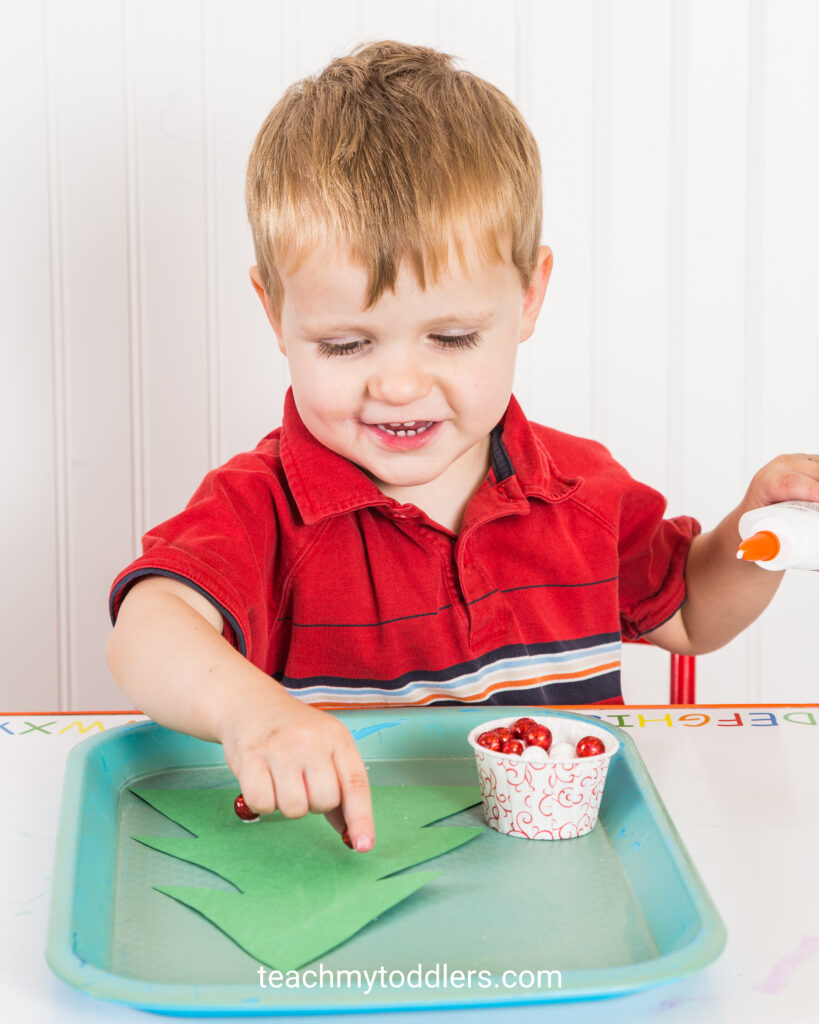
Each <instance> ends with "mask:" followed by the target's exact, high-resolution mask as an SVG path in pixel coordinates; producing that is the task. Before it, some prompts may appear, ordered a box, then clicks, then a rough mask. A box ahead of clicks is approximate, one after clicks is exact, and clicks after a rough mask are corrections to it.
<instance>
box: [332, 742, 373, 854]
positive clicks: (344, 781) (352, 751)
mask: <svg viewBox="0 0 819 1024" xmlns="http://www.w3.org/2000/svg"><path fill="white" fill-rule="evenodd" d="M334 761H335V765H336V772H337V774H338V782H339V788H340V790H341V811H342V813H343V815H344V821H345V823H346V825H347V834H348V836H349V838H350V843H351V844H352V848H353V849H354V850H356V851H357V852H358V853H366V852H367V851H368V850H371V849H372V848H373V847H374V846H375V822H374V821H373V807H372V799H371V798H370V783H369V780H368V779H367V769H366V768H365V767H364V762H363V761H362V760H361V755H360V754H359V753H358V750H357V749H356V748H355V746H351V747H347V748H346V749H341V750H337V751H336V752H335V754H334Z"/></svg>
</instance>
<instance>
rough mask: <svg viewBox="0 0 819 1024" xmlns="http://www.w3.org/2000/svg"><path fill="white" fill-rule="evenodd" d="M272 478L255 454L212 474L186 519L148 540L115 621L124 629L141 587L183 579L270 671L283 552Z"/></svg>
mask: <svg viewBox="0 0 819 1024" xmlns="http://www.w3.org/2000/svg"><path fill="white" fill-rule="evenodd" d="M271 478H272V474H271V473H270V471H269V469H268V468H267V467H266V466H265V465H264V463H263V462H262V461H261V460H259V459H258V458H256V457H254V455H253V454H252V453H247V454H244V455H240V456H237V457H236V458H235V459H232V460H231V461H230V462H228V463H227V464H226V465H225V466H223V467H221V468H219V469H216V470H213V471H212V472H210V473H208V475H207V476H206V477H205V479H204V480H203V481H202V483H201V484H200V486H199V488H198V489H197V491H196V493H195V494H194V495H193V497H192V498H191V500H190V502H189V503H188V505H187V506H186V508H185V509H184V511H182V512H180V513H179V514H178V515H176V516H173V517H172V518H171V519H168V520H166V521H165V522H163V523H161V524H160V525H158V526H156V527H154V528H153V529H152V530H150V531H149V532H148V533H146V534H145V536H144V537H143V538H142V551H143V553H142V555H141V557H139V558H137V559H136V560H135V561H134V562H132V563H131V564H130V565H129V566H128V567H127V568H126V569H124V570H123V571H122V572H121V573H120V574H119V575H118V576H117V578H116V579H115V580H114V583H113V586H112V588H111V592H110V597H109V610H110V615H111V621H112V622H116V618H117V614H118V612H119V608H120V606H121V604H122V601H123V598H124V597H125V595H126V594H127V593H128V590H129V589H130V588H131V587H132V586H133V585H134V583H136V582H137V581H138V580H140V579H142V578H144V577H145V576H167V577H170V578H172V579H177V580H180V581H181V582H183V583H186V584H188V585H189V586H191V587H193V588H194V589H195V590H197V591H198V592H199V593H201V594H203V595H204V596H205V597H206V598H207V599H208V600H209V601H210V602H211V603H212V604H213V605H214V606H215V607H216V608H217V609H218V611H219V612H220V613H221V615H222V617H223V619H224V622H225V631H224V635H225V637H226V639H228V640H229V641H230V642H231V643H232V644H233V646H234V647H236V648H237V649H238V650H239V651H240V652H241V653H242V654H244V655H245V656H246V657H247V658H248V659H249V660H251V661H253V662H254V664H257V665H258V666H259V667H264V662H265V661H266V654H267V652H266V647H267V638H268V637H269V636H270V626H271V618H272V617H273V616H274V615H275V608H274V597H273V592H272V591H273V586H272V580H273V578H274V575H275V563H276V560H277V557H278V549H279V543H278V538H279V530H278V524H277V516H276V504H275V501H274V498H273V494H272V490H271Z"/></svg>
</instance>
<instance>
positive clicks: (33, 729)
mask: <svg viewBox="0 0 819 1024" xmlns="http://www.w3.org/2000/svg"><path fill="white" fill-rule="evenodd" d="M23 724H24V725H28V726H30V728H29V729H24V730H23V731H22V732H21V733H20V735H21V736H25V734H26V733H27V732H44V733H45V734H46V736H50V735H51V733H50V732H49V730H48V729H47V728H46V726H49V725H56V724H57V723H56V722H46V723H45V725H34V723H33V722H24V723H23Z"/></svg>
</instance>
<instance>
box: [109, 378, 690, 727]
mask: <svg viewBox="0 0 819 1024" xmlns="http://www.w3.org/2000/svg"><path fill="white" fill-rule="evenodd" d="M491 462H492V465H491V469H490V472H489V474H488V475H487V478H486V480H484V482H483V484H482V485H481V487H480V488H479V489H478V491H477V492H476V493H475V495H474V496H473V497H472V499H471V501H470V502H469V505H468V506H467V509H466V513H465V515H464V519H463V524H462V526H461V530H460V533H458V534H454V533H452V532H451V531H450V530H448V529H445V528H444V527H442V526H441V525H439V524H438V523H436V522H434V521H433V520H431V519H430V518H429V517H428V516H427V515H426V514H425V513H424V512H422V511H421V510H420V509H418V508H417V507H416V506H414V505H410V504H404V505H402V504H399V503H398V502H397V501H395V500H394V499H393V498H389V497H387V496H386V495H384V494H382V493H381V491H379V490H378V488H377V487H376V486H375V484H374V483H373V482H372V481H371V480H370V479H369V477H368V476H367V475H366V474H365V473H364V472H363V471H362V470H361V469H359V468H358V467H357V466H356V465H354V464H353V463H352V462H350V461H349V460H347V459H345V458H343V457H342V456H340V455H337V454H336V453H335V452H332V451H330V450H329V449H328V448H326V447H325V446H324V445H322V444H321V443H320V442H319V441H317V440H316V439H315V438H314V437H313V436H312V435H311V434H310V433H309V432H308V430H307V429H306V427H305V426H304V424H303V423H302V421H301V419H300V417H299V415H298V412H297V411H296V406H295V403H294V401H293V397H292V394H291V393H290V392H289V391H288V393H287V397H286V399H285V407H284V417H283V424H282V426H281V427H280V428H279V429H277V430H274V431H273V432H272V433H271V434H269V435H268V436H267V437H266V438H264V440H262V441H261V442H260V443H259V445H258V446H257V447H256V448H255V449H254V450H253V451H252V452H247V453H245V454H242V455H237V456H236V457H235V458H233V459H231V460H230V461H229V462H228V463H226V464H225V465H224V466H222V467H221V468H219V469H216V470H213V471H212V472H210V473H208V475H207V476H206V477H205V479H204V480H203V482H202V484H201V485H200V487H199V489H198V490H197V491H196V493H195V494H194V496H193V498H192V499H191V501H190V503H189V504H188V506H187V508H186V509H185V510H184V511H183V512H181V513H180V514H179V515H177V516H174V517H173V518H172V519H169V520H168V521H167V522H165V523H162V524H161V525H159V526H157V527H156V528H155V529H153V530H151V531H150V532H149V533H147V534H146V535H145V537H144V538H143V551H144V553H143V555H142V557H141V558H138V559H137V560H136V561H135V562H133V563H132V564H131V565H130V566H128V568H127V569H125V570H124V571H123V572H122V573H120V575H119V576H118V577H117V579H116V580H115V581H114V585H113V588H112V590H111V597H110V609H111V618H112V621H114V620H115V619H116V615H117V612H118V609H119V605H120V603H121V601H122V598H123V597H124V595H125V594H126V592H127V590H128V588H129V586H131V584H133V583H134V582H135V581H136V580H138V579H140V578H141V577H143V576H147V575H160V576H170V577H172V578H174V579H178V580H182V581H183V582H185V583H187V584H189V585H190V586H192V587H194V588H195V589H196V590H198V591H199V592H200V593H202V594H204V595H205V596H206V597H207V598H208V599H209V600H210V601H211V602H212V603H213V604H214V605H215V606H216V608H218V609H219V611H220V612H221V614H222V616H223V618H224V621H225V636H226V637H227V639H228V640H229V641H230V642H231V643H232V644H234V645H235V646H236V647H237V648H238V650H239V651H241V653H242V654H244V655H245V656H246V657H247V658H249V659H250V661H252V662H253V664H255V665H257V666H258V667H259V668H260V669H262V670H263V671H264V672H266V673H268V674H269V675H271V676H274V677H275V678H276V679H277V680H279V681H280V682H281V683H283V684H284V685H285V686H286V687H288V688H289V689H290V690H291V691H292V692H293V693H294V694H295V695H296V696H298V697H300V698H302V699H304V700H305V701H307V702H309V703H311V704H315V705H317V706H319V707H325V708H327V707H373V706H383V705H385V704H387V705H392V704H395V705H403V704H444V703H452V702H458V703H461V702H468V703H486V704H585V703H622V697H621V694H620V640H621V634H622V636H624V637H625V638H626V639H634V638H636V637H637V636H639V635H640V634H642V633H646V632H648V631H650V630H652V629H654V628H655V627H656V626H659V625H660V624H661V623H663V622H664V621H665V620H666V619H668V618H670V616H671V615H673V614H674V612H675V611H676V610H677V608H679V606H680V604H681V603H682V601H683V598H684V597H685V583H684V576H683V570H684V565H685V558H686V554H687V552H688V548H689V545H690V543H691V540H692V538H693V537H694V536H695V535H696V534H697V533H698V532H699V525H698V524H697V523H696V521H695V520H693V519H691V518H688V517H679V518H676V519H663V513H664V511H665V500H664V499H663V497H662V496H661V495H660V494H659V493H658V492H657V491H655V490H653V489H651V488H650V487H647V486H645V485H644V484H640V483H637V482H636V481H634V480H633V479H632V478H631V477H630V476H629V474H628V473H627V472H626V471H625V470H624V469H623V468H622V467H621V466H620V465H618V464H617V463H616V462H615V461H614V460H613V459H612V458H611V456H610V455H609V453H608V452H607V451H606V449H605V448H603V446H602V445H600V444H597V443H596V442H594V441H588V440H585V439H583V438H577V437H573V436H571V435H569V434H564V433H561V432H559V431H556V430H552V429H550V428H547V427H542V426H539V425H537V424H534V423H530V422H529V421H528V420H527V419H526V417H525V416H524V414H523V412H522V410H521V408H520V406H519V405H518V403H517V401H516V400H515V399H514V398H512V399H511V401H510V403H509V406H508V408H507V410H506V413H505V415H504V418H503V419H502V420H501V422H500V423H499V424H498V426H497V427H495V429H494V430H493V432H492V444H491Z"/></svg>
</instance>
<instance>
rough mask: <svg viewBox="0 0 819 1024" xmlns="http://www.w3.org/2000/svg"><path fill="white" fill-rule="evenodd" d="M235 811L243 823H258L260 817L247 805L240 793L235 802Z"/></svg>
mask: <svg viewBox="0 0 819 1024" xmlns="http://www.w3.org/2000/svg"><path fill="white" fill-rule="evenodd" d="M233 810H234V811H236V813H237V814H238V815H239V817H240V818H241V819H242V821H258V820H259V815H258V814H257V813H256V812H255V811H251V809H250V808H249V807H248V806H247V804H246V803H245V798H244V797H243V796H242V794H241V793H240V794H239V795H238V796H237V797H236V799H235V800H234V801H233Z"/></svg>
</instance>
